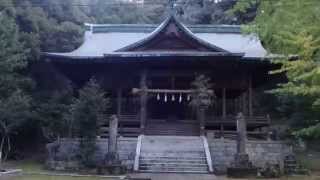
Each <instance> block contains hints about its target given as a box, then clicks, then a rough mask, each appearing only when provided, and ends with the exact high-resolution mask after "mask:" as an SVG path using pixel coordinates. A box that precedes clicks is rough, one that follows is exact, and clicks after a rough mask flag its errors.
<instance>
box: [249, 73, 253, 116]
mask: <svg viewBox="0 0 320 180" xmlns="http://www.w3.org/2000/svg"><path fill="white" fill-rule="evenodd" d="M252 98H253V89H252V77H250V79H249V116H253V104H252Z"/></svg>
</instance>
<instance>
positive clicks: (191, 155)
mask: <svg viewBox="0 0 320 180" xmlns="http://www.w3.org/2000/svg"><path fill="white" fill-rule="evenodd" d="M140 157H150V158H152V157H161V158H175V159H180V158H182V159H189V158H205V157H206V155H205V153H202V152H201V153H181V154H179V153H141V155H140Z"/></svg>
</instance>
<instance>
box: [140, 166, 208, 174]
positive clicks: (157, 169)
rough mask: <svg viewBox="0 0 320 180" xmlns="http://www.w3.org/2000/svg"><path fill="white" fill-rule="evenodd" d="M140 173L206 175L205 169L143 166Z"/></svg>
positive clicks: (206, 170)
mask: <svg viewBox="0 0 320 180" xmlns="http://www.w3.org/2000/svg"><path fill="white" fill-rule="evenodd" d="M140 171H149V172H199V173H208V169H207V168H206V167H199V168H197V167H152V166H145V167H140Z"/></svg>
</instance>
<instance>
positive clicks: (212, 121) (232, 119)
mask: <svg viewBox="0 0 320 180" xmlns="http://www.w3.org/2000/svg"><path fill="white" fill-rule="evenodd" d="M245 119H246V122H247V125H261V126H264V125H269V124H270V117H269V116H268V115H267V116H245ZM236 123H237V120H236V116H226V117H221V116H211V117H210V116H207V118H206V125H220V124H223V125H236Z"/></svg>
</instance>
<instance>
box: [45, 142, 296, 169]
mask: <svg viewBox="0 0 320 180" xmlns="http://www.w3.org/2000/svg"><path fill="white" fill-rule="evenodd" d="M96 144H97V151H96V154H95V159H96V161H97V163H98V162H99V161H101V160H102V159H103V158H104V157H105V156H106V154H107V152H108V139H97V143H96ZM78 145H79V141H78V140H76V139H63V140H60V141H59V142H54V143H51V144H48V146H47V149H48V152H49V153H48V154H49V156H48V160H47V167H48V168H49V169H53V170H77V169H81V167H80V166H81V163H79V162H77V155H78V152H79V150H78ZM208 145H209V149H210V155H211V159H212V166H213V168H214V170H213V172H214V174H226V173H227V169H228V167H234V166H233V164H234V162H235V159H234V157H235V155H236V152H237V145H236V141H235V140H228V139H214V138H208ZM136 147H137V138H123V137H120V138H118V154H119V160H120V161H121V164H122V165H124V166H125V167H126V169H127V170H128V172H131V171H133V165H134V159H135V155H136ZM246 152H247V154H248V157H249V159H250V162H251V163H252V165H253V167H257V168H264V167H265V166H266V165H268V164H269V165H278V166H279V167H280V169H281V170H282V169H283V163H284V158H285V156H287V155H288V154H292V150H291V148H290V146H288V145H287V144H286V143H284V142H282V141H247V144H246ZM239 170H241V169H239ZM253 170H254V169H249V172H253Z"/></svg>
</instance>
